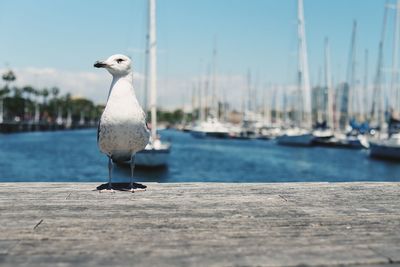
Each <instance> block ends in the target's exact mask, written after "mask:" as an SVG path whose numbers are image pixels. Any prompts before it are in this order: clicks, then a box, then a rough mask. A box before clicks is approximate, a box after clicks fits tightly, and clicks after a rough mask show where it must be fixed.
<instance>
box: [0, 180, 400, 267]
mask: <svg viewBox="0 0 400 267" xmlns="http://www.w3.org/2000/svg"><path fill="white" fill-rule="evenodd" d="M97 185H99V184H94V183H79V184H73V183H0V266H115V265H118V266H132V265H135V266H136V265H138V266H188V265H194V266H296V265H300V264H306V265H340V264H344V265H350V264H360V265H373V266H385V265H390V264H393V263H398V264H400V183H333V184H331V183H287V184H222V183H179V184H155V183H153V184H152V183H148V184H146V185H147V186H148V190H147V191H146V192H139V193H135V194H132V193H128V192H116V193H114V194H110V193H101V194H100V193H98V192H96V191H92V190H93V189H94V188H95V187H96V186H97Z"/></svg>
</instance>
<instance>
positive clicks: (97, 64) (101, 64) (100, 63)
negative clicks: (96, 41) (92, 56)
mask: <svg viewBox="0 0 400 267" xmlns="http://www.w3.org/2000/svg"><path fill="white" fill-rule="evenodd" d="M93 66H94V67H95V68H105V67H107V66H108V65H107V64H106V63H105V62H104V61H96V62H95V63H94V65H93Z"/></svg>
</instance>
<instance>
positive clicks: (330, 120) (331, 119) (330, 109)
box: [325, 38, 335, 130]
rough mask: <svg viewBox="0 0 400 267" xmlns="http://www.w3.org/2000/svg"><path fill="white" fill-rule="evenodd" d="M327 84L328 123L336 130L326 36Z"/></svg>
mask: <svg viewBox="0 0 400 267" xmlns="http://www.w3.org/2000/svg"><path fill="white" fill-rule="evenodd" d="M325 86H326V89H327V91H328V106H327V109H328V111H327V117H328V118H327V119H328V125H329V127H330V128H331V129H332V130H335V125H334V112H333V86H332V76H331V58H330V50H329V39H328V38H325Z"/></svg>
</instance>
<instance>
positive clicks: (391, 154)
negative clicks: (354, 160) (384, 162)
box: [369, 0, 400, 160]
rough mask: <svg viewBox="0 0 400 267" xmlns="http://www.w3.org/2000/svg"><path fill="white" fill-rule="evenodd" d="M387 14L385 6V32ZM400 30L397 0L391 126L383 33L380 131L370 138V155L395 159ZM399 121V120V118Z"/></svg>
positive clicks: (399, 142) (399, 152) (399, 140)
mask: <svg viewBox="0 0 400 267" xmlns="http://www.w3.org/2000/svg"><path fill="white" fill-rule="evenodd" d="M386 16H387V7H385V15H384V26H383V27H384V28H383V33H384V32H385V26H386ZM399 30H400V0H397V4H396V23H395V29H394V38H393V41H394V45H393V62H392V64H393V67H392V68H393V69H392V81H391V94H392V97H391V103H390V104H391V105H392V112H391V118H390V122H389V127H388V129H387V132H386V131H385V130H386V127H385V123H384V117H385V114H384V113H385V112H384V109H383V101H382V100H383V98H382V93H383V92H382V84H381V71H382V57H383V55H382V53H383V40H384V36H383V35H384V34H382V37H381V42H380V43H379V59H378V69H377V77H376V84H375V90H377V93H379V94H380V97H378V99H379V100H378V101H379V103H378V104H379V105H378V107H379V108H378V110H377V111H378V112H377V114H378V115H377V117H378V118H377V119H378V124H379V132H378V134H377V137H376V138H373V139H370V140H369V144H370V147H369V155H370V156H371V157H376V158H388V159H395V160H400V133H399V131H398V129H394V128H395V127H393V122H394V121H396V120H395V118H393V115H394V114H395V113H396V112H395V111H397V112H398V111H399V109H400V107H399V101H400V99H399V94H400V91H399V88H398V82H399V76H398V71H399V66H398V58H397V57H398V55H399V54H398V52H399ZM397 121H398V120H397Z"/></svg>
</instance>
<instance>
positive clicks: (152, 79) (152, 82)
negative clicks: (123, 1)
mask: <svg viewBox="0 0 400 267" xmlns="http://www.w3.org/2000/svg"><path fill="white" fill-rule="evenodd" d="M148 51H149V62H148V68H149V69H148V73H149V89H150V109H151V137H152V140H153V141H154V140H156V139H157V39H156V0H149V41H148Z"/></svg>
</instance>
